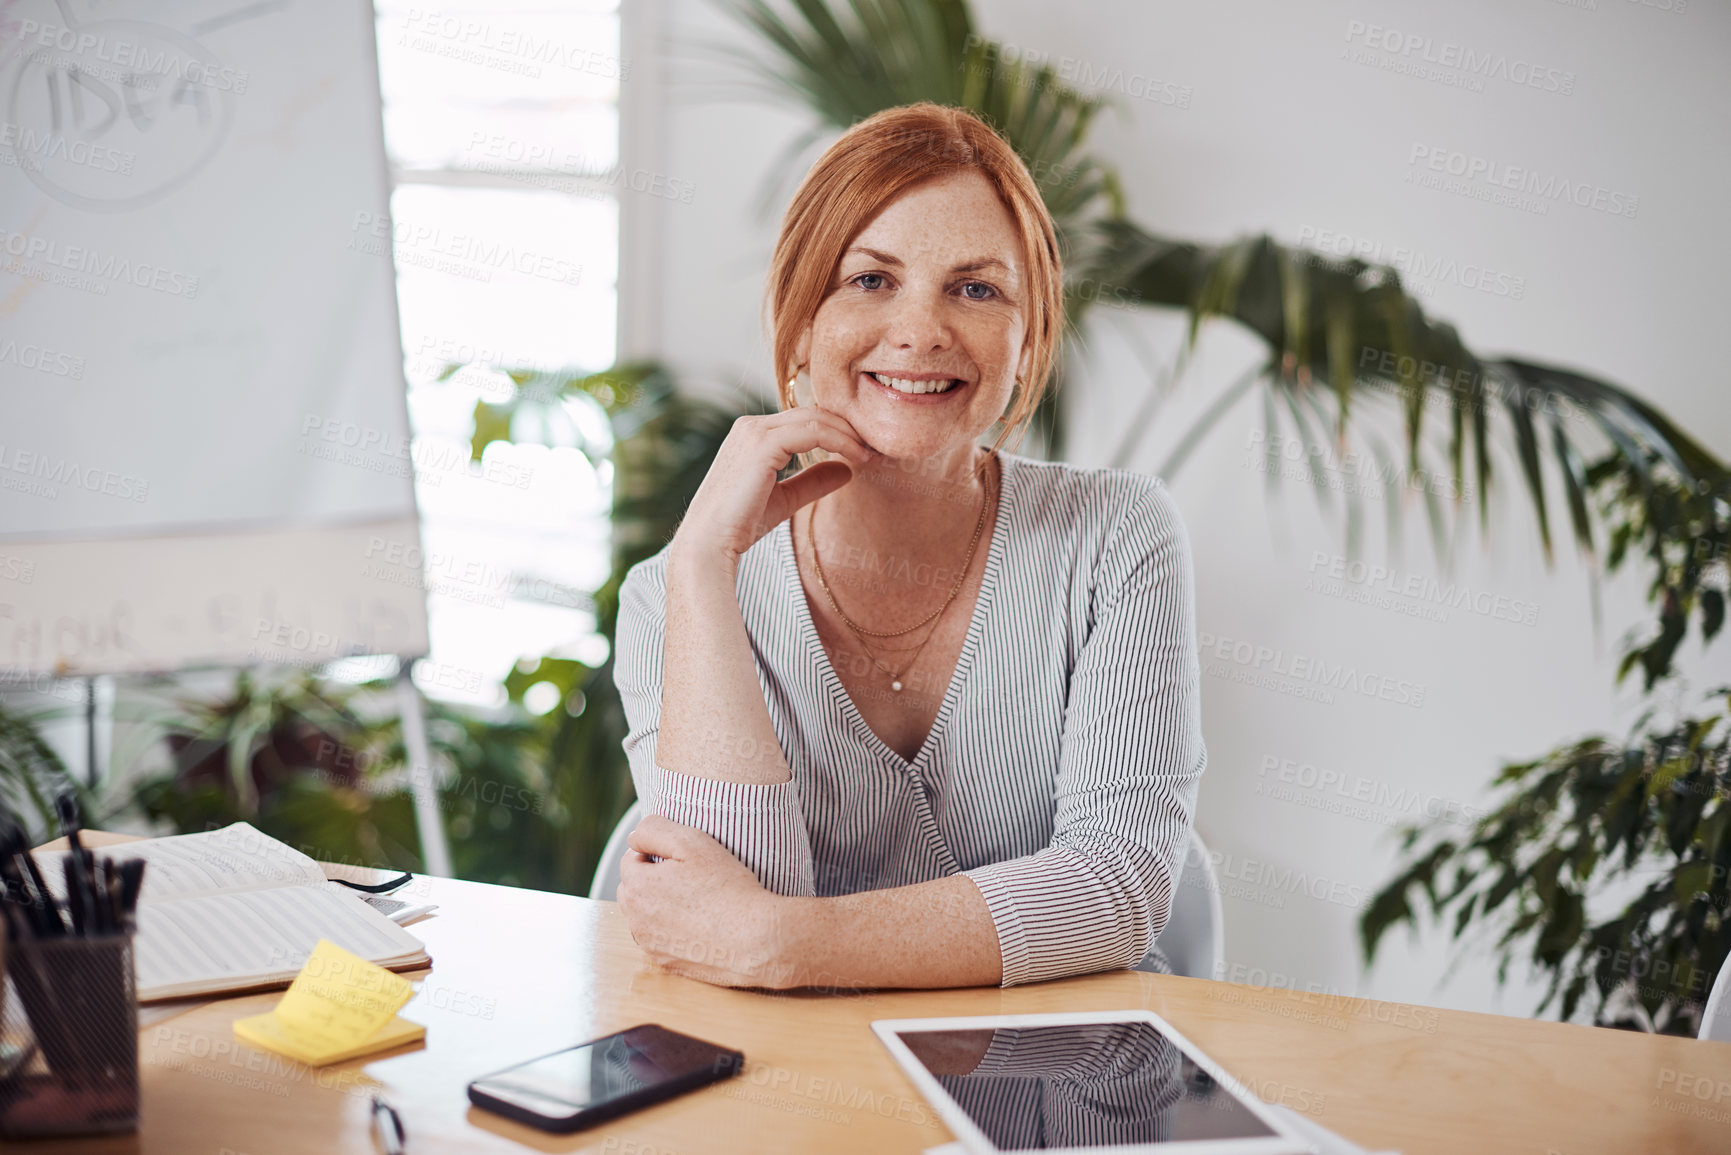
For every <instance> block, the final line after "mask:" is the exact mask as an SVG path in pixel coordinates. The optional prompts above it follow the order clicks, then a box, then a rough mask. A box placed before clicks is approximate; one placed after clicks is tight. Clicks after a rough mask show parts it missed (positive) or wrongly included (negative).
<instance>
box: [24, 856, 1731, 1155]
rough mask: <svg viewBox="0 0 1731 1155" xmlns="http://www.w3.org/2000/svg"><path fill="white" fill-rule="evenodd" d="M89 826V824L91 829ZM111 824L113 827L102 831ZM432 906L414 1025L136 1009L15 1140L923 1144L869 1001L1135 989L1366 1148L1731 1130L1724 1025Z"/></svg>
mask: <svg viewBox="0 0 1731 1155" xmlns="http://www.w3.org/2000/svg"><path fill="white" fill-rule="evenodd" d="M92 841H95V839H92ZM105 841H106V840H105ZM415 889H416V892H417V893H418V894H419V895H421V896H423V897H421V898H420V901H428V902H436V903H438V904H439V907H440V909H439V912H438V914H437V915H436V916H435V917H433V918H430V919H427V920H425V921H422V922H419V923H416V924H415V925H414V926H413V927H412V928H411V929H412V931H413V933H415V934H416V935H417V936H419V937H420V938H421V939H422V940H423V941H425V942H426V944H427V948H428V950H429V952H430V953H431V954H432V956H433V967H432V968H431V969H430V970H428V971H422V972H417V973H414V974H410V975H409V976H408V977H409V978H411V979H413V980H415V981H417V982H420V983H421V984H422V985H421V988H420V991H419V993H418V994H417V995H416V996H415V999H414V1001H413V1002H411V1003H410V1004H409V1005H408V1006H407V1007H406V1008H404V1010H403V1014H404V1015H406V1016H407V1017H409V1018H410V1019H413V1020H415V1021H417V1022H421V1023H424V1024H426V1027H427V1039H426V1044H425V1046H416V1047H413V1048H407V1049H400V1050H397V1051H394V1052H387V1053H385V1054H384V1055H382V1056H380V1055H375V1056H370V1057H368V1058H364V1059H357V1060H354V1061H352V1062H349V1063H342V1064H337V1065H335V1066H332V1067H327V1068H323V1069H318V1070H313V1069H309V1068H307V1067H304V1066H302V1065H300V1064H298V1063H293V1062H291V1061H289V1060H286V1059H281V1058H278V1057H276V1056H274V1055H269V1054H267V1053H264V1052H259V1051H255V1050H253V1049H252V1048H250V1047H247V1046H245V1045H244V1044H241V1043H239V1042H237V1041H236V1040H235V1038H234V1034H233V1032H232V1030H231V1029H230V1024H231V1023H232V1022H233V1021H234V1020H235V1019H236V1018H239V1017H241V1016H243V1015H251V1014H257V1013H259V1012H261V1011H265V1010H269V1009H270V1008H271V1007H272V1006H274V1005H275V1003H276V1000H277V998H278V995H276V994H263V995H247V996H241V997H237V998H230V999H221V1000H216V1001H213V1002H203V1003H195V1004H191V1005H190V1007H189V1009H187V1010H185V1011H182V1012H181V1013H179V1014H177V1015H175V1016H174V1017H172V1018H168V1019H166V1020H164V1021H159V1022H155V1023H152V1024H151V1025H149V1026H146V1027H144V1028H143V1029H142V1030H141V1031H140V1033H139V1058H140V1078H141V1081H142V1084H143V1086H142V1090H143V1115H142V1121H141V1125H140V1129H139V1133H138V1134H137V1135H134V1136H125V1137H117V1138H110V1139H100V1140H60V1141H56V1142H52V1143H40V1144H26V1143H17V1144H13V1143H8V1144H7V1145H6V1149H7V1151H8V1152H12V1151H17V1152H37V1151H41V1152H52V1153H56V1155H93V1153H98V1152H100V1153H104V1155H107V1153H111V1152H112V1153H119V1152H141V1153H146V1155H195V1153H197V1155H203V1153H208V1155H279V1153H280V1155H304V1153H308V1152H321V1153H322V1152H355V1153H370V1152H373V1151H374V1150H375V1148H374V1146H373V1143H372V1141H371V1133H370V1131H369V1121H370V1116H369V1106H370V1099H371V1096H372V1095H373V1094H375V1093H378V1094H382V1095H384V1096H385V1097H386V1098H387V1099H389V1100H390V1101H391V1102H392V1103H394V1104H395V1105H396V1106H397V1108H398V1109H399V1110H400V1111H401V1112H402V1115H403V1118H404V1122H405V1126H406V1128H407V1130H408V1133H409V1142H408V1150H409V1152H410V1153H411V1155H424V1153H429V1152H457V1151H463V1152H471V1151H473V1152H490V1151H500V1152H505V1151H519V1152H520V1151H523V1150H525V1149H531V1150H538V1151H597V1152H614V1153H618V1155H707V1153H709V1152H727V1151H742V1152H769V1151H790V1152H846V1151H861V1152H874V1153H875V1152H917V1151H920V1150H923V1149H924V1148H926V1147H931V1146H936V1145H937V1144H939V1143H942V1142H945V1141H947V1140H948V1138H949V1132H948V1131H947V1130H946V1129H945V1128H944V1126H943V1124H942V1123H940V1122H938V1120H937V1117H936V1115H935V1113H934V1112H933V1111H932V1110H931V1109H930V1108H929V1107H928V1106H926V1104H925V1102H924V1101H923V1100H922V1099H921V1098H920V1097H919V1095H918V1094H917V1092H916V1091H915V1090H914V1088H913V1086H912V1084H910V1083H909V1082H908V1080H907V1079H906V1078H905V1077H904V1076H903V1075H902V1074H901V1072H900V1070H899V1069H898V1068H897V1067H896V1066H895V1064H894V1063H893V1062H892V1061H891V1060H890V1058H889V1055H888V1053H887V1052H885V1051H884V1049H883V1047H882V1046H881V1045H880V1044H879V1043H878V1041H877V1039H876V1037H875V1036H873V1035H872V1033H871V1031H870V1029H869V1026H868V1024H869V1023H870V1022H871V1021H872V1020H873V1019H883V1018H912V1017H919V1016H939V1015H972V1014H996V1013H1003V1014H1024V1013H1033V1012H1050V1011H1085V1010H1110V1009H1117V1008H1126V1007H1136V1008H1148V1009H1150V1010H1153V1011H1155V1012H1157V1013H1159V1014H1161V1015H1163V1016H1165V1017H1166V1018H1167V1019H1169V1020H1170V1021H1171V1022H1172V1023H1173V1024H1174V1025H1175V1026H1177V1027H1178V1029H1179V1030H1181V1031H1183V1032H1184V1033H1185V1034H1187V1035H1188V1036H1189V1037H1190V1038H1191V1039H1193V1040H1194V1041H1195V1042H1196V1043H1197V1044H1198V1045H1200V1046H1201V1047H1202V1048H1203V1049H1204V1050H1206V1051H1207V1052H1208V1053H1209V1054H1210V1055H1212V1056H1213V1057H1214V1058H1215V1059H1217V1060H1218V1061H1219V1062H1220V1063H1221V1064H1222V1065H1224V1066H1225V1067H1226V1068H1227V1069H1228V1070H1229V1071H1231V1072H1232V1073H1233V1074H1234V1075H1236V1076H1238V1077H1239V1078H1240V1079H1242V1080H1244V1081H1245V1082H1246V1083H1248V1084H1250V1086H1251V1087H1252V1088H1253V1089H1254V1090H1255V1091H1256V1092H1257V1093H1258V1094H1259V1095H1261V1096H1262V1097H1263V1098H1264V1099H1266V1100H1269V1101H1271V1102H1283V1103H1285V1104H1286V1105H1287V1106H1289V1107H1291V1108H1292V1109H1294V1110H1296V1111H1299V1112H1301V1113H1304V1114H1307V1115H1308V1116H1309V1117H1310V1118H1312V1119H1314V1120H1315V1121H1317V1122H1319V1123H1321V1124H1322V1125H1324V1126H1326V1127H1330V1128H1333V1129H1334V1130H1336V1131H1338V1132H1340V1133H1341V1134H1343V1135H1345V1136H1346V1137H1347V1138H1349V1139H1352V1140H1354V1141H1355V1142H1358V1143H1361V1144H1363V1145H1365V1146H1366V1147H1371V1148H1378V1147H1383V1148H1398V1149H1400V1150H1401V1151H1403V1152H1405V1155H1427V1153H1431V1152H1435V1153H1438V1155H1441V1153H1444V1152H1447V1153H1450V1155H1454V1153H1458V1152H1467V1151H1471V1152H1482V1153H1500V1152H1507V1153H1510V1155H1514V1153H1520V1155H1548V1153H1553V1155H1590V1153H1594V1152H1606V1153H1609V1152H1618V1153H1622V1152H1668V1153H1673V1155H1684V1153H1688V1152H1700V1153H1702V1155H1706V1153H1708V1152H1718V1153H1723V1152H1726V1151H1731V1045H1726V1044H1722V1043H1699V1042H1695V1041H1694V1040H1689V1039H1678V1038H1662V1037H1657V1036H1652V1035H1639V1034H1633V1033H1629V1032H1624V1031H1611V1030H1603V1029H1598V1028H1593V1027H1580V1026H1570V1025H1566V1024H1561V1023H1552V1022H1539V1021H1533V1020H1527V1019H1515V1018H1507V1017H1503V1016H1498V1015H1480V1014H1470V1013H1466V1012H1461V1011H1446V1010H1435V1009H1431V1008H1427V1007H1414V1006H1407V1005H1405V1004H1398V1003H1377V1002H1368V1001H1364V1000H1359V999H1348V998H1342V997H1337V996H1328V995H1317V994H1310V993H1305V992H1293V991H1280V990H1267V989H1263V988H1257V987H1247V986H1238V985H1235V984H1230V983H1216V982H1207V981H1204V980H1200V979H1183V978H1174V977H1171V976H1166V975H1151V974H1143V973H1140V972H1136V971H1113V972H1109V973H1106V974H1100V975H1090V976H1087V977H1082V978H1073V979H1064V980H1060V981H1058V982H1051V983H1042V984H1038V985H1035V986H1029V987H1018V988H1014V989H1011V990H999V989H996V988H983V989H970V990H955V991H913V992H895V993H882V994H860V995H840V996H825V995H808V994H785V995H784V994H764V993H746V992H742V991H733V990H726V989H721V988H716V987H710V986H706V985H704V984H702V983H697V982H693V981H691V980H688V979H682V978H677V977H674V976H672V975H667V974H664V973H662V972H661V971H659V970H658V969H656V968H655V966H654V965H653V964H651V963H650V962H648V961H647V959H646V958H645V957H644V956H643V954H642V952H641V951H639V950H638V948H637V946H636V944H634V943H633V942H632V941H631V936H630V934H629V933H628V931H627V929H626V926H625V920H624V918H623V917H622V916H621V915H620V913H619V909H618V907H617V906H616V905H614V904H613V903H607V902H591V901H590V900H588V899H583V898H574V897H571V896H568V895H556V894H546V893H541V892H538V891H528V890H514V889H511V888H507V887H498V886H487V885H483V884H480V883H472V882H461V881H457V880H452V879H424V880H417V882H416V884H415ZM645 1022H658V1023H662V1024H664V1025H666V1026H668V1027H671V1028H673V1029H675V1030H681V1031H684V1032H686V1033H688V1034H692V1035H696V1036H698V1037H700V1038H707V1039H710V1040H712V1041H715V1042H718V1043H722V1044H725V1045H727V1046H730V1047H736V1048H738V1049H740V1050H742V1051H744V1052H745V1055H746V1060H747V1063H746V1068H745V1071H744V1072H743V1074H741V1075H740V1076H739V1077H737V1078H735V1079H733V1080H730V1081H729V1082H727V1083H723V1084H716V1085H713V1086H710V1087H706V1088H704V1089H703V1090H700V1091H698V1092H695V1093H693V1094H690V1095H687V1096H684V1097H682V1098H679V1099H675V1100H672V1101H670V1102H667V1103H662V1104H659V1105H657V1106H655V1107H652V1108H649V1109H648V1110H646V1111H642V1112H639V1113H636V1114H633V1115H628V1116H625V1117H624V1118H621V1119H617V1120H614V1121H613V1122H611V1123H608V1124H604V1125H603V1126H601V1127H599V1128H597V1129H595V1130H592V1131H588V1132H583V1133H580V1134H577V1135H572V1136H553V1135H545V1134H542V1133H541V1132H538V1131H535V1130H532V1129H530V1128H527V1127H523V1126H520V1125H518V1124H515V1123H512V1122H510V1121H508V1120H505V1119H500V1118H497V1117H495V1116H493V1115H490V1114H488V1113H486V1112H483V1111H478V1110H476V1109H474V1108H472V1107H470V1106H469V1104H468V1100H467V1098H466V1097H465V1094H464V1087H465V1085H466V1084H467V1083H468V1081H469V1080H470V1079H472V1078H474V1077H475V1076H477V1075H480V1074H484V1073H486V1072H488V1071H493V1070H497V1069H499V1068H501V1067H505V1066H509V1065H511V1064H512V1063H516V1062H519V1061H521V1060H523V1059H527V1058H531V1057H533V1056H535V1055H539V1054H543V1053H546V1052H550V1051H554V1050H558V1049H560V1048H561V1047H565V1046H569V1045H571V1044H573V1043H577V1042H581V1041H583V1040H585V1039H590V1038H594V1037H596V1036H598V1035H604V1034H607V1033H609V1032H612V1031H616V1030H620V1029H622V1028H624V1027H629V1026H634V1025H636V1024H638V1023H645Z"/></svg>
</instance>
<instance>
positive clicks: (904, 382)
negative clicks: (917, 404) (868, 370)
mask: <svg viewBox="0 0 1731 1155" xmlns="http://www.w3.org/2000/svg"><path fill="white" fill-rule="evenodd" d="M872 376H873V377H874V378H876V379H877V380H878V381H879V382H880V383H882V384H884V385H888V386H889V387H890V388H891V389H894V390H895V391H896V392H897V393H942V392H943V391H944V390H946V389H948V388H949V387H950V386H952V385H954V384H955V380H954V379H953V378H952V379H951V380H949V381H909V380H908V379H907V378H906V377H891V376H889V375H887V374H884V373H873V374H872Z"/></svg>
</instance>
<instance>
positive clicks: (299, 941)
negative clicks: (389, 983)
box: [35, 822, 433, 1002]
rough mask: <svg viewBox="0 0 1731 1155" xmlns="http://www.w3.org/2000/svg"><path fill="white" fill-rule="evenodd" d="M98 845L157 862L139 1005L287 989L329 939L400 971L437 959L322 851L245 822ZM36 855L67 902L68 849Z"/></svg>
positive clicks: (147, 897) (142, 945) (144, 916)
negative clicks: (311, 851) (321, 860)
mask: <svg viewBox="0 0 1731 1155" xmlns="http://www.w3.org/2000/svg"><path fill="white" fill-rule="evenodd" d="M92 849H94V850H95V851H96V856H97V858H99V859H103V858H112V859H114V860H115V861H117V862H118V861H123V860H125V859H128V858H142V859H144V860H145V861H146V862H148V863H149V864H150V865H149V866H147V867H146V868H145V871H144V889H143V890H142V891H140V892H139V896H138V937H137V939H136V940H135V943H134V953H135V956H136V959H137V967H138V1000H139V1001H140V1002H150V1001H151V1000H154V999H175V998H185V997H187V996H191V995H215V994H229V993H232V992H235V991H243V990H254V989H259V988H268V987H273V986H283V985H286V984H287V983H288V982H289V981H290V980H291V979H293V978H294V977H295V975H297V974H299V973H300V969H301V967H302V966H303V965H305V963H306V961H307V956H308V955H310V954H312V952H313V948H314V947H315V946H317V945H318V941H319V939H321V938H328V939H330V940H331V941H332V942H334V943H336V944H337V945H338V946H340V947H342V948H343V949H344V950H348V951H352V952H353V953H355V954H357V955H360V956H361V957H362V958H364V959H366V960H368V961H369V962H374V963H377V964H379V965H380V966H382V967H388V968H390V969H391V970H414V969H416V968H418V967H423V966H426V965H428V964H429V963H431V962H432V961H433V960H432V958H431V956H429V955H428V954H427V950H426V947H424V946H423V945H422V944H421V941H420V940H419V939H417V938H416V937H415V936H414V935H412V934H410V933H409V932H408V931H406V930H404V929H403V928H402V927H400V926H398V925H397V924H396V923H394V922H392V921H391V920H390V919H388V918H386V917H385V916H384V915H382V914H380V913H379V912H378V911H376V910H374V909H373V908H372V907H370V906H368V905H367V904H366V903H365V902H363V901H361V899H360V898H358V897H357V896H356V895H354V894H352V893H349V892H347V891H345V890H343V889H342V888H340V887H337V886H334V885H332V884H331V883H329V882H327V881H325V875H324V871H322V870H320V869H319V866H318V864H317V863H316V862H314V861H313V860H312V859H310V858H308V857H307V856H306V855H304V854H302V853H301V852H300V851H298V850H296V849H295V848H294V847H292V846H289V845H288V844H287V843H283V842H279V841H277V840H276V839H274V838H272V837H270V836H269V835H267V834H262V833H260V832H259V831H258V830H256V829H254V828H253V827H252V826H250V825H248V824H247V823H245V822H237V823H235V824H234V825H233V826H227V827H224V828H223V829H221V830H210V831H206V832H204V833H202V834H180V835H175V836H174V837H172V838H153V839H149V840H147V841H143V842H124V843H120V844H117V845H114V846H103V847H93V848H92ZM35 855H36V861H37V863H38V864H39V865H40V866H41V867H42V873H43V875H44V876H45V880H46V881H47V882H48V885H49V889H50V890H54V891H55V892H56V897H57V898H60V899H64V898H65V897H66V896H65V888H64V884H63V882H62V878H63V875H62V867H61V861H62V860H63V859H64V858H65V857H66V852H64V851H53V850H38V851H36V852H35Z"/></svg>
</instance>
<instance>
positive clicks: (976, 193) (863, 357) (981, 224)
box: [797, 172, 1028, 460]
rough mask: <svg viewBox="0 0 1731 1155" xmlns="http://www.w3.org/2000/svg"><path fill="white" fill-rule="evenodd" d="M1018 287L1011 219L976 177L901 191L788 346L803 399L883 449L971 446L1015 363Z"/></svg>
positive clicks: (864, 233)
mask: <svg viewBox="0 0 1731 1155" xmlns="http://www.w3.org/2000/svg"><path fill="white" fill-rule="evenodd" d="M1027 293H1028V283H1027V265H1026V261H1025V260H1024V257H1023V253H1022V243H1021V239H1020V238H1019V237H1018V235H1017V233H1016V225H1015V221H1014V220H1013V219H1012V218H1011V216H1010V213H1009V210H1008V209H1006V208H1005V207H1004V206H1003V203H1002V202H1001V201H999V200H998V196H997V193H996V192H995V191H993V189H992V185H991V183H990V182H989V181H987V180H986V178H985V177H984V176H982V175H981V174H980V173H978V172H962V173H955V174H952V175H950V176H946V177H941V178H935V179H933V180H930V181H927V182H926V183H924V184H921V185H918V186H916V187H914V188H912V189H909V190H908V191H907V192H905V193H903V194H902V195H901V196H900V197H898V198H897V199H896V200H894V201H892V202H890V204H888V205H887V206H885V207H884V208H883V209H882V210H880V211H879V213H878V215H877V216H876V217H875V218H874V219H873V220H872V221H871V222H870V223H869V224H867V225H866V227H865V228H864V229H862V230H861V231H860V233H859V235H858V236H857V237H855V238H854V239H853V241H852V242H851V243H850V244H849V245H848V247H847V250H846V251H845V252H844V253H843V254H842V259H841V265H840V267H839V268H838V269H837V270H836V275H835V279H834V280H833V281H832V282H831V284H830V288H829V295H828V296H827V297H826V298H824V301H823V304H822V305H820V306H819V307H818V310H817V315H816V317H814V318H813V320H812V324H811V327H810V329H808V330H807V332H806V333H805V335H804V336H803V337H802V338H801V340H800V342H799V345H798V348H797V353H798V356H799V359H800V361H801V362H802V363H804V364H806V365H808V366H809V367H810V370H811V385H812V395H813V398H814V399H815V401H816V403H817V404H818V405H819V406H820V407H822V408H824V409H827V410H829V411H831V412H833V413H836V414H839V415H840V416H842V417H845V418H847V420H848V421H849V422H850V423H852V425H853V427H854V429H855V430H856V431H858V433H859V435H860V437H861V438H862V439H864V441H865V443H866V444H867V445H869V446H871V447H872V448H873V449H875V450H877V451H878V452H879V453H881V454H884V455H885V456H886V457H891V458H913V459H920V460H929V459H931V458H934V457H939V456H941V455H944V454H947V453H950V452H953V451H954V450H956V449H957V448H958V447H963V446H971V445H972V444H973V443H974V442H975V441H976V440H977V439H978V438H979V436H980V434H982V433H984V432H985V431H986V430H988V429H990V428H991V427H992V425H993V424H994V423H995V422H996V421H997V420H998V418H999V417H1001V416H1002V415H1003V413H1004V410H1005V409H1006V408H1007V407H1008V405H1009V400H1010V394H1011V391H1012V390H1013V389H1014V387H1015V381H1016V378H1017V377H1018V376H1019V375H1022V374H1024V373H1025V372H1026V371H1027V360H1028V354H1027V351H1026V350H1025V349H1024V347H1023V345H1024V334H1025V332H1026V307H1027ZM910 383H911V387H912V388H917V389H922V390H927V389H930V390H934V391H931V392H921V393H916V392H912V391H911V390H910ZM898 386H899V387H898ZM939 388H941V389H942V391H941V392H940V391H936V390H937V389H939Z"/></svg>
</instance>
